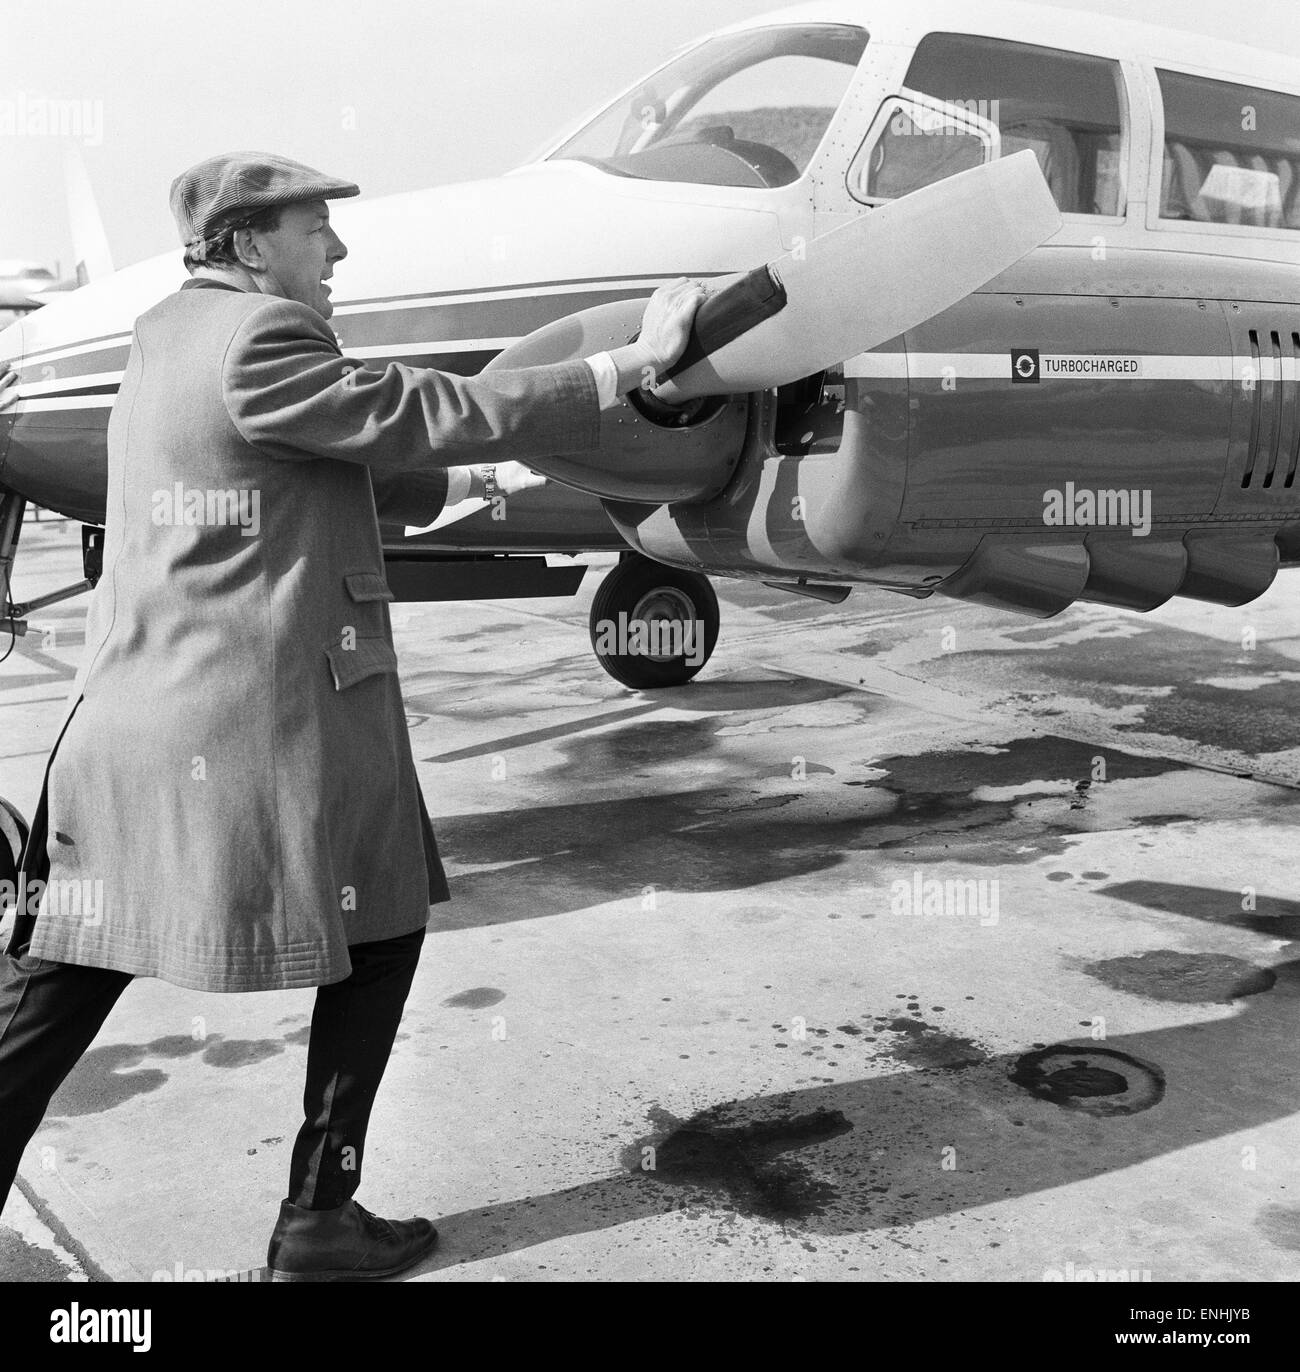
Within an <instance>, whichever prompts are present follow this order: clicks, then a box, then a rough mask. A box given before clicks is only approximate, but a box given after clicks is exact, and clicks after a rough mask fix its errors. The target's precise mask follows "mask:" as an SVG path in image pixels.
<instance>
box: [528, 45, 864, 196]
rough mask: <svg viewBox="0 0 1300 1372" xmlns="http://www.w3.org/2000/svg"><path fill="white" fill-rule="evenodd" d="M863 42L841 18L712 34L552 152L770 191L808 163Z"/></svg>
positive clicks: (617, 171) (645, 174)
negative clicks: (718, 34)
mask: <svg viewBox="0 0 1300 1372" xmlns="http://www.w3.org/2000/svg"><path fill="white" fill-rule="evenodd" d="M866 45H867V33H866V31H865V30H864V29H860V28H855V27H852V26H850V25H844V24H799V25H774V26H772V27H768V28H761V29H750V30H746V31H744V32H742V33H736V34H727V35H723V36H722V37H719V38H713V39H709V40H708V41H706V42H704V43H701V44H700V45H699V46H697V47H695V48H692V49H691V50H690V51H689V52H687V53H685V54H684V55H683V56H682V57H679V58H678V59H677V60H676V61H675V62H671V63H669V64H668V66H666V67H664V68H662V69H661V70H660V71H658V72H656V73H655V74H654V75H653V76H652V77H650V79H649V80H648V81H646V82H645V84H644V85H642V86H641V87H640V88H639V89H638V90H637V91H635V92H634V93H633V95H632V96H631V98H630V99H627V98H625V99H623V100H620V101H618V102H616V103H615V104H614V105H612V106H611V107H610V108H609V109H607V110H606V111H605V112H604V113H603V114H601V115H598V116H597V117H596V118H595V119H594V120H593V121H592V122H591V123H590V124H588V125H587V126H586V128H584V129H583V130H582V131H581V132H580V133H578V134H576V135H575V136H574V137H573V138H571V139H569V140H568V142H566V143H565V144H563V146H561V147H560V148H558V149H556V151H555V152H553V153H552V154H551V155H550V158H549V159H548V160H551V161H554V160H557V159H569V160H577V161H582V162H589V163H591V164H593V165H594V166H597V167H599V168H600V169H601V170H602V171H606V172H610V173H612V174H614V175H616V176H628V177H635V178H639V179H642V180H650V181H688V182H696V183H698V184H705V185H715V186H748V187H753V188H755V189H771V188H774V187H779V186H787V185H789V184H791V183H792V182H794V181H797V180H798V179H799V178H800V177H801V176H802V175H803V174H804V172H805V171H806V170H807V168H808V165H809V163H810V162H811V161H812V157H813V154H814V153H815V152H816V150H817V147H818V144H820V142H821V140H822V138H823V136H824V135H825V133H826V130H827V128H828V127H829V126H830V122H831V120H832V119H833V118H834V116H835V111H836V110H837V109H838V108H839V105H840V102H841V100H842V99H843V98H844V92H845V91H846V90H847V88H848V84H849V81H850V80H851V79H852V77H853V73H854V70H855V68H856V67H857V65H858V62H859V61H860V60H861V57H862V54H863V52H864V51H865V49H866Z"/></svg>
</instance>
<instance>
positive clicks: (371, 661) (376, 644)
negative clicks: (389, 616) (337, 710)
mask: <svg viewBox="0 0 1300 1372" xmlns="http://www.w3.org/2000/svg"><path fill="white" fill-rule="evenodd" d="M325 656H326V657H327V658H329V662H330V671H331V672H332V673H333V674H334V689H335V690H336V691H346V690H347V688H348V687H349V686H354V685H356V683H357V682H358V681H361V680H363V679H364V678H365V677H368V676H375V675H376V674H378V673H380V672H392V673H393V674H394V675H396V673H397V654H396V653H395V652H394V651H393V648H392V645H391V644H390V643H388V642H387V640H385V639H382V638H358V639H357V640H356V643H355V645H354V646H353V647H351V648H345V647H344V646H343V645H342V644H341V643H331V644H330V645H329V647H328V648H326V649H325Z"/></svg>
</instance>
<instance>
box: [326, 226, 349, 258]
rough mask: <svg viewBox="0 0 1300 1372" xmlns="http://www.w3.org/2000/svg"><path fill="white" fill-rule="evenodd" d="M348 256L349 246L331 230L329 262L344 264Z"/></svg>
mask: <svg viewBox="0 0 1300 1372" xmlns="http://www.w3.org/2000/svg"><path fill="white" fill-rule="evenodd" d="M347 255H348V245H347V244H346V243H345V242H344V241H343V240H342V239H341V238H340V237H339V236H338V234H336V233H335V232H334V230H333V229H331V230H330V246H329V254H328V256H329V260H330V261H331V262H342V261H343V259H344V258H345V257H346V256H347Z"/></svg>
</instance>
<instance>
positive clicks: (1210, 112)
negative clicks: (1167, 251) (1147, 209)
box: [1156, 69, 1300, 229]
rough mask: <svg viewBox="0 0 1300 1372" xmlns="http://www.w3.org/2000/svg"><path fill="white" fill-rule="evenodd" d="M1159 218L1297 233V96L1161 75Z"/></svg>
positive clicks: (1299, 126) (1199, 78) (1299, 145)
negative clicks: (1162, 139) (1162, 141)
mask: <svg viewBox="0 0 1300 1372" xmlns="http://www.w3.org/2000/svg"><path fill="white" fill-rule="evenodd" d="M1156 75H1157V77H1158V78H1159V80H1160V95H1161V98H1162V100H1163V103H1164V107H1165V150H1164V169H1163V174H1162V177H1161V189H1160V217H1161V218H1162V219H1185V220H1192V221H1199V222H1202V223H1210V224H1251V225H1254V226H1255V227H1256V228H1265V229H1300V96H1294V95H1281V94H1279V93H1278V92H1277V91H1264V90H1256V89H1253V88H1252V87H1250V86H1235V85H1232V84H1230V83H1229V82H1227V81H1211V80H1209V79H1208V78H1206V77H1203V76H1185V75H1183V73H1182V72H1175V71H1161V70H1159V69H1157V71H1156Z"/></svg>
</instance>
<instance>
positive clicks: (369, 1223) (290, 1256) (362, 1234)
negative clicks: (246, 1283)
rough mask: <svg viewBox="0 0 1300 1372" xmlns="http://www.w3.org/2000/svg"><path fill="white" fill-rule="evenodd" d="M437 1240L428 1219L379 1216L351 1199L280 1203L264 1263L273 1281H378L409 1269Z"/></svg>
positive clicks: (435, 1232) (434, 1230)
mask: <svg viewBox="0 0 1300 1372" xmlns="http://www.w3.org/2000/svg"><path fill="white" fill-rule="evenodd" d="M437 1242H438V1231H437V1230H436V1229H435V1228H434V1227H433V1225H431V1224H430V1223H429V1221H428V1220H422V1219H414V1220H382V1219H380V1218H379V1216H378V1215H372V1214H371V1213H370V1211H369V1210H367V1209H365V1207H364V1206H360V1205H358V1204H357V1203H356V1201H353V1200H350V1201H346V1202H345V1203H344V1204H343V1205H340V1206H338V1207H337V1208H336V1209H334V1210H306V1209H304V1208H303V1207H302V1206H300V1205H292V1204H290V1202H289V1201H281V1202H280V1218H279V1219H278V1220H277V1221H276V1224H275V1229H274V1231H273V1232H272V1234H271V1242H270V1245H269V1246H268V1248H267V1250H266V1265H267V1268H268V1269H269V1271H270V1274H271V1280H272V1281H377V1280H378V1279H379V1278H381V1277H392V1276H396V1274H397V1273H398V1272H405V1271H406V1269H407V1268H408V1267H413V1266H414V1265H415V1264H416V1263H417V1262H419V1261H420V1259H421V1258H422V1257H424V1256H425V1254H426V1253H430V1252H432V1250H433V1247H434V1245H435V1244H436V1243H437Z"/></svg>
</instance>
